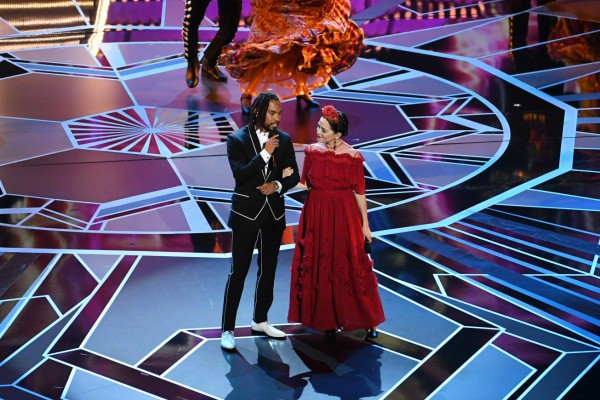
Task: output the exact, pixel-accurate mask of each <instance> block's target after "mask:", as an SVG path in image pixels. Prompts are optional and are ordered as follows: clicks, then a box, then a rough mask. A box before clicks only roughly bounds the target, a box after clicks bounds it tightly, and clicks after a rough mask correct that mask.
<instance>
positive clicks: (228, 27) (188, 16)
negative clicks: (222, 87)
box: [183, 0, 242, 88]
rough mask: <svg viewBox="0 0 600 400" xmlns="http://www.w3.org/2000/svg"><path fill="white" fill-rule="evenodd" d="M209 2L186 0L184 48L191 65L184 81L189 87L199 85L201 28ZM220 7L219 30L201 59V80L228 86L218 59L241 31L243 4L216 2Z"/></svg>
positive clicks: (230, 0)
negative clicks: (218, 64) (218, 65)
mask: <svg viewBox="0 0 600 400" xmlns="http://www.w3.org/2000/svg"><path fill="white" fill-rule="evenodd" d="M208 3H210V0H187V1H186V4H185V15H184V18H183V46H184V50H185V59H186V60H187V62H188V67H187V71H186V74H185V81H186V83H187V85H188V87H190V88H193V87H196V85H197V84H198V72H199V70H200V62H199V61H198V28H199V27H200V23H201V22H202V20H203V19H204V14H205V13H206V8H207V7H208ZM217 4H218V7H219V30H218V31H217V34H216V35H215V37H214V38H213V40H211V42H210V43H209V44H208V46H207V47H206V49H205V50H204V57H203V58H202V76H203V77H205V78H208V79H212V80H214V81H218V82H225V81H226V80H227V77H226V76H225V75H223V74H222V73H221V71H219V69H218V68H217V58H218V57H219V54H220V53H221V49H222V48H223V46H226V45H228V44H229V43H231V41H232V40H233V38H234V37H235V34H236V32H237V30H238V25H239V23H240V16H241V15H242V0H217Z"/></svg>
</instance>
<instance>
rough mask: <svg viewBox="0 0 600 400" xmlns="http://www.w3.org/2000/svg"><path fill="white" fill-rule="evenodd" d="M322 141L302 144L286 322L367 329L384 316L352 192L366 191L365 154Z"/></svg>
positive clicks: (321, 326) (333, 327) (320, 327)
mask: <svg viewBox="0 0 600 400" xmlns="http://www.w3.org/2000/svg"><path fill="white" fill-rule="evenodd" d="M346 147H347V148H348V149H349V151H348V152H345V153H342V154H337V153H335V152H333V151H331V150H329V149H327V148H326V147H325V146H323V145H322V144H321V143H317V144H312V145H310V146H308V147H307V148H306V149H305V160H304V167H303V170H302V178H301V182H302V183H305V184H306V185H307V186H308V187H309V188H310V189H309V191H308V197H307V199H306V202H305V204H304V207H303V209H302V213H301V216H300V222H299V225H298V234H297V235H298V236H297V242H296V248H295V250H294V256H293V261H292V268H291V275H292V277H291V288H290V308H289V313H288V321H289V322H300V323H301V324H302V325H303V326H307V327H311V328H313V329H315V330H323V331H326V330H331V329H340V328H343V329H344V330H356V329H367V328H371V327H375V326H377V325H379V324H380V323H381V322H383V321H384V320H385V316H384V313H383V308H382V305H381V299H380V297H379V293H378V290H377V278H376V276H375V273H374V271H373V261H372V260H371V259H370V257H369V256H368V254H367V253H366V252H365V250H364V240H365V238H364V235H363V231H362V217H361V214H360V210H359V208H358V204H357V201H356V197H355V193H358V194H365V177H364V171H363V161H364V158H363V157H362V155H361V154H360V153H359V152H357V151H356V150H354V149H352V148H350V147H349V146H346Z"/></svg>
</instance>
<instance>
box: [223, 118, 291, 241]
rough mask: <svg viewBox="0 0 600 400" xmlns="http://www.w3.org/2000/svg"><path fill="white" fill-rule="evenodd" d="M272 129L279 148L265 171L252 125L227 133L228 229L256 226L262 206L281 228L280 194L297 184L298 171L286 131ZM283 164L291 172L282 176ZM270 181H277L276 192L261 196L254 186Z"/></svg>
mask: <svg viewBox="0 0 600 400" xmlns="http://www.w3.org/2000/svg"><path fill="white" fill-rule="evenodd" d="M275 133H276V134H278V135H279V148H277V150H276V151H275V155H274V156H272V157H271V159H270V160H269V167H268V169H267V171H266V172H265V168H264V167H265V161H264V160H263V158H262V157H261V156H260V151H261V150H262V149H261V147H260V143H259V140H258V136H257V135H256V132H255V131H254V128H253V127H251V126H250V125H246V126H244V127H243V128H241V129H239V130H237V131H235V132H233V133H231V134H230V135H229V136H228V137H227V157H228V158H229V165H230V166H231V171H232V172H233V178H234V179H235V189H234V192H233V195H232V197H231V213H230V214H229V222H228V224H229V226H230V227H231V228H232V229H248V230H256V229H258V225H259V221H258V220H257V217H258V215H259V214H260V212H261V211H262V210H263V208H264V207H267V208H268V209H267V210H266V211H268V212H269V213H271V214H272V215H273V218H274V219H275V223H276V227H277V228H278V229H280V230H282V231H283V230H284V229H285V207H284V199H283V194H284V193H285V192H286V191H288V190H289V189H291V188H293V187H294V186H296V184H298V182H299V181H300V175H299V173H298V165H297V164H296V155H295V154H294V146H293V145H292V139H291V138H290V135H288V134H287V133H285V132H283V131H281V130H279V129H277V130H276V132H275ZM273 159H275V162H273ZM287 167H291V168H292V169H293V170H294V173H293V174H292V175H291V176H288V177H286V178H282V177H281V173H282V170H283V169H285V168H287ZM272 181H279V183H281V186H282V187H281V191H280V193H277V192H275V193H273V194H271V195H269V196H265V195H263V194H262V193H261V192H260V191H259V190H258V189H257V187H258V186H260V185H262V184H263V183H265V182H272Z"/></svg>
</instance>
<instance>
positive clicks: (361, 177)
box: [352, 152, 367, 194]
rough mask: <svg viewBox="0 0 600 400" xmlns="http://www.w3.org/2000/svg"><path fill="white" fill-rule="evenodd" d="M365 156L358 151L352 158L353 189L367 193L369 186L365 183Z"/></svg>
mask: <svg viewBox="0 0 600 400" xmlns="http://www.w3.org/2000/svg"><path fill="white" fill-rule="evenodd" d="M364 161H365V158H364V157H363V156H362V154H360V152H356V154H355V155H354V156H353V159H352V189H353V190H354V193H356V194H366V193H367V188H366V183H365V170H364V167H363V163H364Z"/></svg>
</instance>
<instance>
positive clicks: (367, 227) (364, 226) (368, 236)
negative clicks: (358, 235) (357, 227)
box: [363, 225, 373, 243]
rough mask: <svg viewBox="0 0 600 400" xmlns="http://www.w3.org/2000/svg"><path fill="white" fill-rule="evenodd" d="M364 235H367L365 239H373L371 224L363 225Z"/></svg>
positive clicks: (369, 240)
mask: <svg viewBox="0 0 600 400" xmlns="http://www.w3.org/2000/svg"><path fill="white" fill-rule="evenodd" d="M363 235H365V239H366V240H367V241H368V242H369V243H371V241H372V240H373V239H372V237H371V228H370V227H369V225H363Z"/></svg>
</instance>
